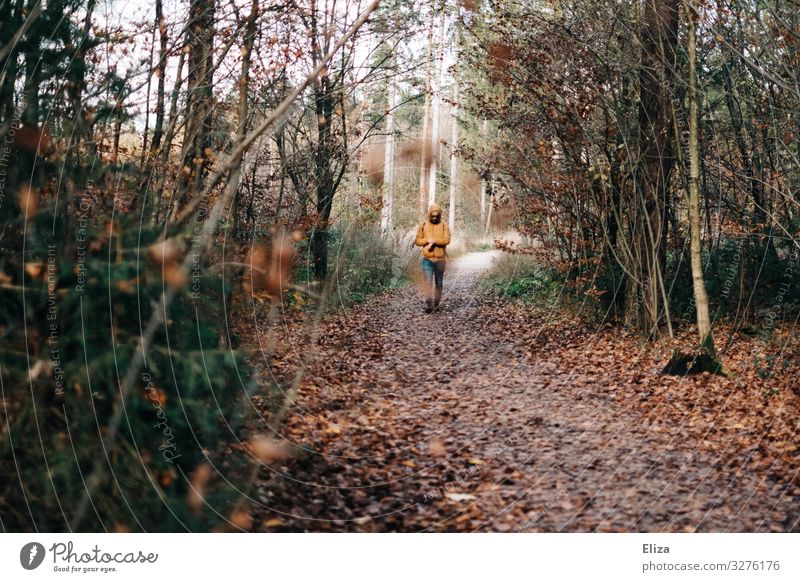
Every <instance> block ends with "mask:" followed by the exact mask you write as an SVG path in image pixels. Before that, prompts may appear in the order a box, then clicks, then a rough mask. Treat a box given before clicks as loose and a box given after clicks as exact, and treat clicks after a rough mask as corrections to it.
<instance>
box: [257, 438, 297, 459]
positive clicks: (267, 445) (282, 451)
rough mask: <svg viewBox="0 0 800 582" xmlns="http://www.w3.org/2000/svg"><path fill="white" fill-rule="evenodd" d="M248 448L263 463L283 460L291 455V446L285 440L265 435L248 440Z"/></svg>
mask: <svg viewBox="0 0 800 582" xmlns="http://www.w3.org/2000/svg"><path fill="white" fill-rule="evenodd" d="M247 448H248V449H249V450H250V452H251V453H252V454H253V456H254V457H255V458H256V459H258V460H259V461H261V462H262V463H271V462H272V461H282V460H284V459H286V458H288V457H289V448H288V446H287V445H286V442H285V441H276V440H275V439H273V438H270V437H267V436H264V435H258V436H255V437H253V438H251V439H250V440H249V441H248V442H247Z"/></svg>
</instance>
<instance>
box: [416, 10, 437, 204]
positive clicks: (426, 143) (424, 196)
mask: <svg viewBox="0 0 800 582" xmlns="http://www.w3.org/2000/svg"><path fill="white" fill-rule="evenodd" d="M436 3H437V0H431V15H430V19H429V21H428V54H427V60H426V63H427V65H428V66H427V69H426V73H425V103H424V105H423V107H422V136H421V139H422V146H421V147H420V164H419V212H420V214H425V211H426V204H427V203H428V172H429V168H430V156H431V139H430V131H431V130H430V115H431V83H432V81H433V31H434V28H435V27H436Z"/></svg>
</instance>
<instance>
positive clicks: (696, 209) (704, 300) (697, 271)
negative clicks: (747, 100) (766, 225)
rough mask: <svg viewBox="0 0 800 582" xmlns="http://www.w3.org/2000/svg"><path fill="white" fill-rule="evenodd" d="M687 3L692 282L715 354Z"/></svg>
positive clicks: (705, 337)
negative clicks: (704, 254)
mask: <svg viewBox="0 0 800 582" xmlns="http://www.w3.org/2000/svg"><path fill="white" fill-rule="evenodd" d="M683 6H684V10H685V12H686V21H687V27H688V39H687V45H688V46H687V52H688V60H689V181H688V190H689V191H688V195H689V233H690V235H689V251H690V253H691V259H692V260H691V263H692V283H693V287H694V299H695V312H696V314H697V331H698V333H699V334H700V344H701V345H702V346H703V347H705V348H707V349H708V350H709V352H711V355H712V356H714V357H715V356H716V351H715V349H714V340H713V337H712V335H711V318H710V317H709V309H708V294H707V293H706V284H705V280H704V279H703V261H702V255H701V252H700V251H701V248H700V242H701V241H700V183H699V181H700V146H699V143H698V142H699V136H698V96H697V33H696V23H695V17H696V15H695V12H694V7H693V6H691V5H690V1H689V0H684V3H683Z"/></svg>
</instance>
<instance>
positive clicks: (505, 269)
mask: <svg viewBox="0 0 800 582" xmlns="http://www.w3.org/2000/svg"><path fill="white" fill-rule="evenodd" d="M479 287H480V288H483V289H486V290H489V291H491V292H493V293H496V294H497V295H500V296H502V297H510V298H514V299H523V300H525V301H530V302H532V303H539V304H544V303H549V302H552V301H556V300H558V298H559V296H560V294H561V292H562V290H563V288H564V277H563V276H561V275H559V274H558V273H556V272H555V271H554V270H552V269H549V268H546V267H543V266H542V265H541V264H539V263H537V262H536V261H535V260H534V259H532V258H530V257H527V256H524V255H502V256H501V257H500V258H499V259H497V260H496V261H495V262H494V263H493V265H492V268H491V269H490V270H489V272H487V273H486V274H485V275H484V276H483V277H482V278H481V280H480V282H479Z"/></svg>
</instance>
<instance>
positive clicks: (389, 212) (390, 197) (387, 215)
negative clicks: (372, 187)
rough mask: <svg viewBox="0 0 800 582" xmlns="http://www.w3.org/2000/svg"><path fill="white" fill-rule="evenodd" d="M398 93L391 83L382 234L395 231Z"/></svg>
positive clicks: (384, 163)
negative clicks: (396, 109) (395, 134)
mask: <svg viewBox="0 0 800 582" xmlns="http://www.w3.org/2000/svg"><path fill="white" fill-rule="evenodd" d="M396 99H397V94H396V90H395V85H394V83H393V82H390V83H389V103H388V105H387V109H386V147H385V151H384V158H383V207H382V208H381V234H382V235H383V236H384V237H388V236H391V235H392V232H393V231H394V108H395V107H396V106H397V104H396Z"/></svg>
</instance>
